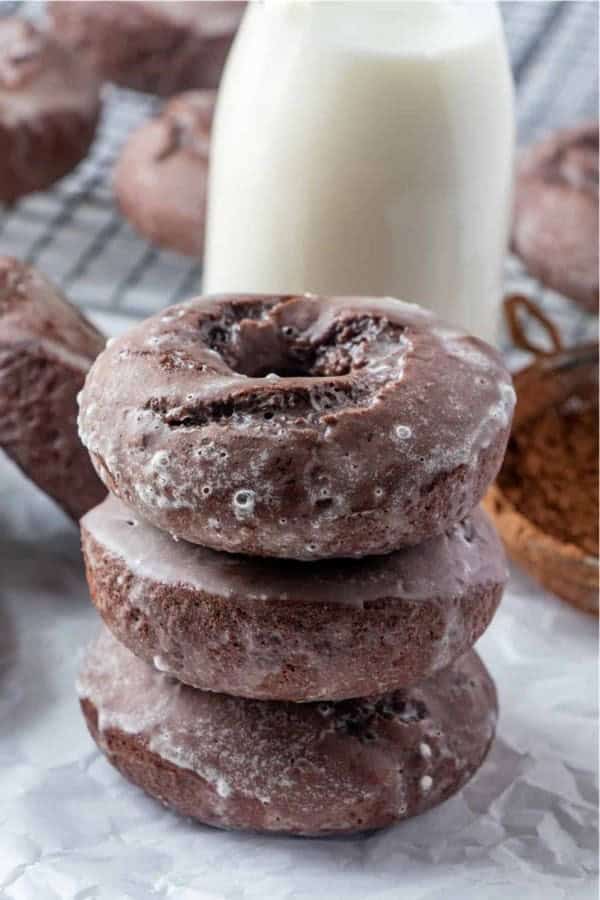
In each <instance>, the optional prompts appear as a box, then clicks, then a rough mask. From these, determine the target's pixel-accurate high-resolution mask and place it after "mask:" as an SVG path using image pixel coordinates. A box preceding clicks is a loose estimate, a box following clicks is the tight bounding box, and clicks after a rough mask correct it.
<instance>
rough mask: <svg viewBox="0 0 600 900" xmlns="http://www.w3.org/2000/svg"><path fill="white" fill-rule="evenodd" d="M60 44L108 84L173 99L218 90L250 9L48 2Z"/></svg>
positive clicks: (203, 0) (189, 1) (100, 0)
mask: <svg viewBox="0 0 600 900" xmlns="http://www.w3.org/2000/svg"><path fill="white" fill-rule="evenodd" d="M47 7H48V13H49V15H50V21H51V22H52V25H53V27H54V31H55V32H56V34H57V35H59V37H60V39H61V40H62V41H64V42H65V43H66V44H68V45H69V46H70V47H72V48H73V50H75V51H76V53H77V55H78V57H79V58H80V59H81V60H83V61H84V62H85V64H86V65H87V66H88V67H89V68H90V69H92V70H95V71H96V72H97V73H98V74H99V75H100V76H102V77H103V78H105V79H107V80H108V81H114V82H115V83H116V84H120V85H123V86H124V87H129V88H133V89H134V90H137V91H149V92H150V93H155V94H159V95H160V96H162V97H170V96H171V95H172V94H177V93H179V92H180V91H187V90H190V89H193V88H216V87H217V85H218V84H219V81H220V79H221V72H222V70H223V66H224V65H225V60H226V59H227V54H228V53H229V48H230V46H231V42H232V41H233V38H234V36H235V33H236V31H237V28H238V25H239V23H240V20H241V18H242V14H243V12H244V8H245V3H238V2H231V0H218V2H211V0H200V2H196V0H185V2H181V0H166V2H165V0H154V2H151V0H135V2H132V0H119V2H118V3H117V2H111V0H85V2H82V0H69V2H65V0H50V2H49V3H48V4H47Z"/></svg>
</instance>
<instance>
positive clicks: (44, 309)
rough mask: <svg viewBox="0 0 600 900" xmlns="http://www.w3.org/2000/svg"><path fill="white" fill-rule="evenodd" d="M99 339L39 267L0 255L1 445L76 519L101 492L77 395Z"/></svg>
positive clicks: (100, 484)
mask: <svg viewBox="0 0 600 900" xmlns="http://www.w3.org/2000/svg"><path fill="white" fill-rule="evenodd" d="M103 347H104V338H103V336H102V335H101V334H100V332H99V331H97V330H96V329H95V328H94V326H93V325H92V324H91V323H90V322H88V321H87V319H84V317H83V316H82V315H81V313H79V311H78V310H77V309H75V307H73V306H71V304H70V303H69V302H68V301H67V300H66V299H65V298H64V297H63V296H62V294H61V293H60V292H59V291H58V290H57V289H56V288H55V287H54V285H52V284H50V282H49V281H47V280H46V279H45V278H44V277H43V276H42V275H40V273H39V272H37V271H36V270H35V269H33V268H31V267H30V266H27V265H25V264H24V263H21V262H19V260H17V259H13V258H12V257H9V256H1V257H0V448H1V449H2V450H4V451H5V453H6V454H7V455H8V456H9V457H10V458H11V459H12V460H13V462H14V463H16V464H17V465H18V466H19V468H20V469H21V470H22V471H23V472H24V473H25V474H26V475H27V476H28V477H29V478H30V479H31V480H32V481H34V482H35V483H36V484H37V485H38V486H39V487H40V488H41V489H42V490H44V491H45V492H46V493H47V494H49V495H50V496H51V497H53V498H54V500H56V501H57V502H58V503H59V504H60V505H61V506H62V507H63V509H64V510H65V511H66V512H67V513H68V514H69V515H70V516H72V518H74V519H78V518H79V517H80V516H81V515H83V513H85V512H87V511H88V509H91V507H92V506H95V505H96V504H97V503H99V502H100V500H101V499H102V498H103V497H104V495H105V493H106V491H105V490H104V486H103V484H102V482H101V481H100V479H99V478H98V476H97V475H96V473H95V472H94V469H93V468H92V465H91V463H90V459H89V456H88V453H87V451H86V450H85V447H83V446H82V444H81V441H80V440H79V436H78V434H77V400H76V397H77V394H78V393H79V391H80V390H81V388H82V386H83V380H84V378H85V376H86V373H87V371H88V369H89V367H90V365H91V364H92V361H93V360H94V359H95V357H96V356H97V355H98V353H100V351H101V350H102V348H103Z"/></svg>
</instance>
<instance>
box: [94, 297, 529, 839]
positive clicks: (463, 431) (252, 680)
mask: <svg viewBox="0 0 600 900" xmlns="http://www.w3.org/2000/svg"><path fill="white" fill-rule="evenodd" d="M513 405H514V393H513V390H512V386H511V379H510V376H509V375H508V373H507V371H506V369H505V367H504V365H503V364H502V361H501V359H500V357H499V355H498V354H497V353H496V352H495V351H494V350H493V349H492V348H490V347H489V346H487V345H486V344H484V343H482V342H481V341H479V340H477V339H475V338H472V337H469V336H468V335H466V334H464V333H463V332H461V331H458V330H455V329H453V328H449V327H447V326H444V325H443V324H442V323H440V322H439V321H438V320H437V319H436V318H434V317H433V316H432V315H431V314H429V313H428V312H426V311H424V310H422V309H420V308H418V307H416V306H413V305H411V304H406V303H403V302H401V301H398V300H393V299H389V298H386V299H369V298H318V297H315V296H289V297H281V296H218V297H212V298H199V299H195V300H192V301H190V302H187V303H183V304H181V305H178V306H174V307H171V308H170V309H167V310H166V311H164V312H163V313H161V314H159V315H156V316H154V317H153V318H151V319H149V320H147V321H146V322H144V323H142V324H140V325H138V326H136V327H135V328H133V329H132V330H131V331H129V332H128V333H127V334H126V335H124V336H123V337H121V338H119V339H117V340H114V341H112V342H109V344H108V346H107V348H106V349H105V350H104V351H103V352H102V353H101V354H100V356H99V357H98V359H97V360H96V362H95V364H94V365H93V367H92V369H91V371H90V373H89V375H88V377H87V380H86V383H85V386H84V389H83V391H82V394H81V397H80V415H79V427H80V434H81V437H82V439H83V442H84V443H85V445H86V446H87V448H88V450H89V453H90V455H91V458H92V461H93V464H94V466H95V468H96V471H97V472H98V474H99V476H100V478H101V479H102V480H103V482H104V484H105V485H106V487H107V488H108V489H109V491H110V496H109V498H108V499H106V500H105V501H104V502H103V503H101V504H100V505H99V506H97V507H96V508H95V509H93V510H92V511H91V512H89V513H88V514H87V515H86V516H85V517H84V518H83V520H82V536H83V550H84V555H85V561H86V569H87V575H88V581H89V585H90V590H91V594H92V598H93V600H94V603H95V604H96V606H97V608H98V610H99V611H100V613H101V615H102V618H103V620H104V622H105V625H106V626H107V627H106V628H105V629H104V630H103V632H102V634H101V635H100V637H99V638H98V640H97V641H96V643H95V644H94V645H92V647H91V648H90V649H89V650H88V653H87V656H86V659H85V662H84V665H83V668H82V671H81V674H80V678H79V694H80V701H81V705H82V709H83V712H84V715H85V718H86V720H87V724H88V727H89V729H90V732H91V734H92V736H93V738H94V739H95V741H96V742H97V743H98V745H99V747H100V748H101V749H102V751H103V752H104V753H105V754H106V755H107V757H108V759H109V760H110V762H111V763H113V765H115V766H116V767H117V768H118V769H119V770H120V771H121V772H122V773H123V774H124V775H125V776H126V777H127V778H129V779H130V780H131V781H132V782H134V783H135V784H137V785H139V786H140V787H142V788H143V789H144V790H146V791H147V792H148V793H149V794H151V795H152V796H154V797H156V798H158V799H159V800H161V801H162V802H163V803H164V804H166V805H167V806H170V807H172V808H174V809H177V810H179V811H180V812H182V813H184V814H185V815H188V816H192V817H194V818H196V819H198V820H200V821H202V822H205V823H209V824H211V825H216V826H220V827H225V828H240V829H252V830H260V831H276V832H287V833H292V834H305V835H317V834H335V833H341V832H353V831H362V830H367V829H373V828H380V827H383V826H385V825H388V824H390V823H392V822H394V821H397V820H400V819H403V818H406V817H408V816H412V815H416V814H418V813H420V812H422V811H424V810H426V809H428V808H430V807H432V806H435V805H437V804H439V803H440V802H441V801H443V800H444V799H445V798H447V797H448V796H449V795H451V794H452V793H454V792H455V791H457V790H458V789H459V788H460V787H461V786H462V785H463V784H464V783H465V782H466V781H467V779H468V778H470V777H471V775H472V774H473V773H474V772H475V771H476V770H477V768H478V767H479V766H480V764H481V763H482V761H483V759H484V757H485V755H486V753H487V750H488V748H489V746H490V743H491V741H492V738H493V735H494V728H495V721H496V713H497V704H496V695H495V689H494V685H493V682H492V680H491V678H490V676H489V674H488V673H487V671H486V669H485V668H484V666H483V664H482V663H481V661H480V660H479V658H478V656H477V655H476V653H475V652H474V651H473V650H472V649H471V648H472V645H473V644H474V642H475V641H476V640H477V639H478V637H479V636H480V635H481V634H482V632H483V631H484V630H485V629H486V628H487V626H488V625H489V623H490V621H491V619H492V616H493V615H494V612H495V610H496V608H497V605H498V603H499V601H500V597H501V594H502V590H503V586H504V583H505V579H506V568H505V561H504V557H503V554H502V550H501V546H500V543H499V541H498V539H497V537H496V534H495V532H494V530H493V528H492V526H491V525H490V523H489V521H488V520H487V519H486V517H485V515H484V514H483V513H482V512H481V511H480V510H478V509H477V505H478V503H479V501H480V499H481V498H482V496H483V494H484V492H485V490H486V488H487V486H488V485H489V484H490V482H491V481H492V479H493V478H494V476H495V475H496V473H497V471H498V468H499V466H500V463H501V460H502V457H503V454H504V450H505V445H506V441H507V437H508V434H509V429H510V422H511V416H512V410H513Z"/></svg>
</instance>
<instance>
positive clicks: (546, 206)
mask: <svg viewBox="0 0 600 900" xmlns="http://www.w3.org/2000/svg"><path fill="white" fill-rule="evenodd" d="M512 242H513V247H514V249H515V251H516V252H517V253H518V254H519V256H520V257H521V258H522V259H523V262H524V263H525V265H526V266H527V268H528V269H529V271H530V272H531V274H532V275H534V276H535V277H536V278H539V279H540V281H541V282H542V283H543V284H546V285H547V286H548V287H550V288H552V289H553V290H555V291H558V292H559V293H561V294H564V295H565V296H567V297H572V298H573V299H574V300H576V301H577V302H578V303H580V304H581V306H583V307H585V308H586V309H588V310H589V311H590V312H597V311H598V122H589V123H587V124H585V125H581V126H579V127H578V128H567V129H563V130H562V131H557V132H554V133H552V134H550V135H549V136H548V137H547V138H545V140H543V141H541V142H540V143H538V144H535V145H534V146H533V147H529V148H528V149H527V150H526V151H525V153H524V154H523V157H522V159H521V163H520V166H519V173H518V178H517V190H516V196H515V215H514V224H513V235H512Z"/></svg>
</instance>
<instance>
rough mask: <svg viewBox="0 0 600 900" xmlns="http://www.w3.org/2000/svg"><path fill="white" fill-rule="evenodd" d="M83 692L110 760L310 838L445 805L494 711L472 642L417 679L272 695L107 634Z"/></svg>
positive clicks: (233, 816)
mask: <svg viewBox="0 0 600 900" xmlns="http://www.w3.org/2000/svg"><path fill="white" fill-rule="evenodd" d="M78 690H79V695H80V700H81V706H82V709H83V712H84V715H85V718H86V721H87V724H88V727H89V730H90V732H91V734H92V737H93V738H94V740H95V741H96V743H97V744H98V746H99V747H100V749H101V750H102V752H103V753H105V754H106V756H107V757H108V760H109V762H111V763H112V765H114V766H115V767H116V768H117V769H119V771H120V772H121V773H122V774H123V775H125V777H126V778H128V779H129V780H130V781H132V782H133V783H134V784H137V785H138V786H139V787H141V788H143V789H144V790H145V791H147V792H148V793H149V794H151V795H152V796H153V797H156V798H157V799H159V800H160V801H161V802H162V803H164V804H165V806H169V807H172V808H173V809H175V810H178V811H179V812H180V813H183V814H184V815H186V816H191V817H192V818H195V819H199V820H200V821H201V822H205V823H207V824H209V825H216V826H219V827H221V828H240V829H247V830H255V831H275V832H287V833H291V834H304V835H318V834H336V833H341V832H354V831H365V830H368V829H373V828H382V827H384V826H386V825H390V824H391V823H392V822H396V821H398V820H400V819H405V818H408V817H409V816H415V815H418V814H419V813H421V812H424V810H426V809H429V808H430V807H432V806H436V805H437V804H439V803H441V802H442V801H443V800H445V799H446V798H447V797H449V796H450V795H451V794H453V793H454V792H455V791H457V790H459V788H460V787H461V786H462V785H463V784H464V783H465V782H466V781H467V780H468V779H469V778H470V777H471V776H472V775H473V773H474V772H475V771H476V770H477V769H478V768H479V766H480V765H481V763H482V762H483V759H484V758H485V755H486V753H487V750H488V748H489V746H490V743H491V741H492V738H493V735H494V728H495V722H496V713H497V706H496V694H495V690H494V684H493V682H492V680H491V678H490V676H489V675H488V673H487V671H486V670H485V668H484V666H483V664H482V663H481V661H480V660H479V657H478V656H477V654H476V653H474V652H473V651H471V652H470V653H468V654H467V655H466V656H464V657H462V658H461V659H460V660H458V661H457V662H456V663H455V664H454V665H453V666H451V667H450V668H448V669H445V670H443V671H442V672H440V673H439V674H438V675H436V676H435V677H434V678H432V679H431V680H429V681H427V682H424V683H423V684H422V685H420V686H419V687H414V688H410V689H409V690H403V691H395V692H394V693H389V694H383V695H378V696H374V697H369V698H366V699H358V700H344V701H341V702H339V703H331V702H321V703H274V702H268V701H264V700H242V699H240V698H239V697H229V696H227V695H225V694H215V693H210V692H205V691H198V690H195V689H194V688H190V687H186V686H184V685H181V684H178V683H177V682H176V681H174V680H173V679H171V678H168V677H167V676H165V675H161V674H160V673H159V672H156V670H154V669H153V668H152V667H151V666H148V665H146V663H144V662H142V661H141V660H139V659H137V658H136V657H135V656H133V654H131V653H130V652H129V650H127V649H125V647H123V646H122V645H121V644H119V643H118V642H117V641H116V640H115V639H114V638H113V637H112V636H111V635H110V633H109V632H107V631H103V633H102V634H101V636H100V638H99V640H98V641H97V642H96V644H95V645H93V646H92V647H91V648H90V650H89V651H88V654H87V658H86V660H85V662H84V666H83V670H82V672H81V675H80V678H79V683H78Z"/></svg>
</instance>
